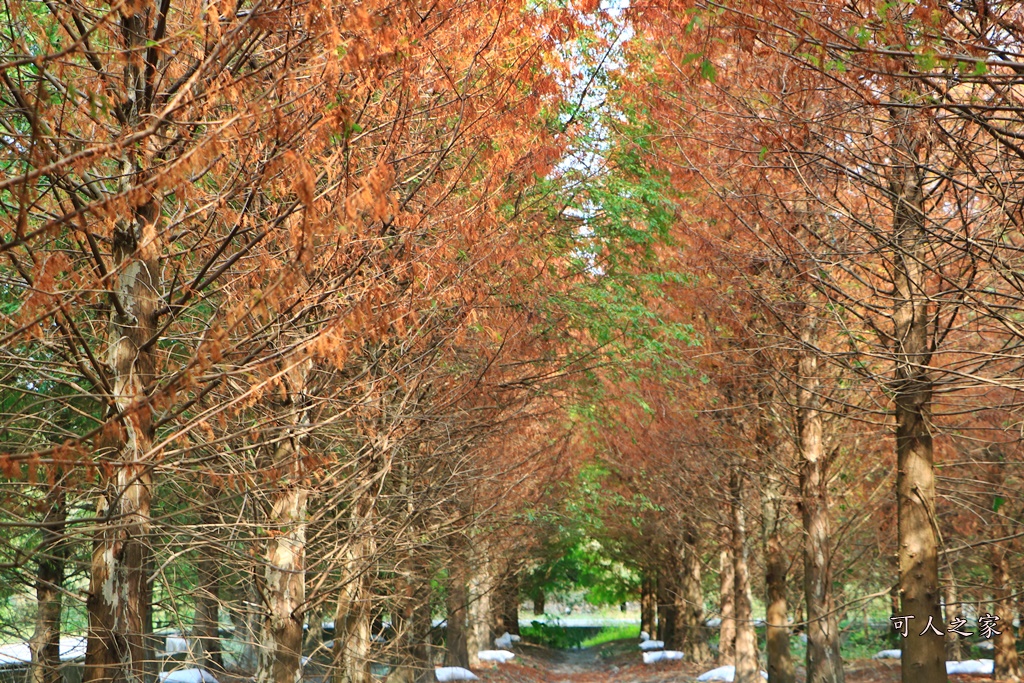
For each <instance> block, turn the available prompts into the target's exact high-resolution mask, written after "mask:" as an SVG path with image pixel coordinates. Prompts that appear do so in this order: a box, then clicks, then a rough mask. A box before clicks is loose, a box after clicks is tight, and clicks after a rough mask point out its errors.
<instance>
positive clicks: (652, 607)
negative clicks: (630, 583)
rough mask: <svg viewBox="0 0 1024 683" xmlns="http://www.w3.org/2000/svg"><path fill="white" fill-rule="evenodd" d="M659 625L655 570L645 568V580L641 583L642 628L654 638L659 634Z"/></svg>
mask: <svg viewBox="0 0 1024 683" xmlns="http://www.w3.org/2000/svg"><path fill="white" fill-rule="evenodd" d="M657 626H658V593H657V586H656V585H655V580H654V572H653V571H652V570H650V569H645V570H644V576H643V581H642V582H641V584H640V630H641V631H645V632H646V633H647V635H649V636H650V637H651V638H654V637H655V636H656V635H657Z"/></svg>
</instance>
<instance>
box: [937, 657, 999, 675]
mask: <svg viewBox="0 0 1024 683" xmlns="http://www.w3.org/2000/svg"><path fill="white" fill-rule="evenodd" d="M995 665H996V663H995V661H994V660H992V659H968V660H965V661H963V662H946V673H947V674H988V675H990V676H991V675H992V674H993V673H994V672H995Z"/></svg>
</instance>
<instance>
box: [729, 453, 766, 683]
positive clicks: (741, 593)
mask: <svg viewBox="0 0 1024 683" xmlns="http://www.w3.org/2000/svg"><path fill="white" fill-rule="evenodd" d="M729 488H730V492H731V494H732V495H731V496H730V498H731V504H732V561H733V573H734V579H735V588H734V589H733V601H734V602H735V605H736V608H735V609H736V677H735V678H734V679H733V680H734V681H736V683H760V682H761V680H762V679H761V671H760V669H761V667H760V666H758V658H757V635H756V634H755V632H754V619H753V607H752V605H751V595H750V570H749V568H748V566H747V527H746V515H745V513H744V510H743V488H744V486H743V476H742V475H741V474H740V473H739V471H738V470H737V469H733V472H732V476H731V477H730V482H729Z"/></svg>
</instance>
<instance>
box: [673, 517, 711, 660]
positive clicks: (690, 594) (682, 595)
mask: <svg viewBox="0 0 1024 683" xmlns="http://www.w3.org/2000/svg"><path fill="white" fill-rule="evenodd" d="M675 612H676V621H677V625H676V628H675V636H676V640H677V641H678V643H679V649H680V650H682V651H683V654H684V655H685V658H686V661H688V662H696V663H698V664H704V663H705V662H708V661H710V660H711V649H710V648H709V647H708V629H707V627H706V626H705V625H704V593H703V591H702V590H701V579H700V556H699V555H698V553H697V537H696V535H694V534H693V533H688V534H686V537H685V539H684V542H683V543H680V544H679V586H678V589H677V590H676V605H675Z"/></svg>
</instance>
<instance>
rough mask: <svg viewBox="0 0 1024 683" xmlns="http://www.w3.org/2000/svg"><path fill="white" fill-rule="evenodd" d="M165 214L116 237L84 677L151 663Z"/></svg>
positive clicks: (139, 17)
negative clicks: (153, 387) (108, 426)
mask: <svg viewBox="0 0 1024 683" xmlns="http://www.w3.org/2000/svg"><path fill="white" fill-rule="evenodd" d="M143 4H144V3H143ZM143 4H139V5H134V6H126V8H124V9H122V13H121V14H120V17H119V18H118V23H119V28H120V35H121V36H122V39H123V41H124V48H125V49H127V50H128V51H129V54H132V55H137V54H139V53H140V52H141V50H142V49H143V48H144V47H145V45H146V42H147V40H148V39H149V36H150V28H151V16H152V15H153V14H155V13H153V12H151V11H149V9H148V8H144V7H143V6H142V5H143ZM129 8H130V9H129ZM125 11H128V12H131V14H125V13H124V12H125ZM141 65H142V62H141V60H136V59H134V57H133V58H132V59H131V60H129V61H127V62H126V63H125V65H124V72H123V73H124V80H123V86H124V89H123V94H124V100H122V101H121V102H120V103H119V108H120V109H121V111H122V112H123V116H124V122H125V127H126V128H134V127H136V126H138V125H139V124H140V122H141V121H142V116H143V113H144V112H143V108H144V107H145V106H146V103H145V102H144V99H145V98H144V93H145V77H144V73H143V69H142V68H141ZM121 161H122V164H121V165H122V169H123V171H124V172H123V173H122V175H121V179H120V181H119V188H118V189H119V191H120V192H121V193H122V194H124V195H129V194H130V193H131V192H132V190H133V188H132V185H133V183H134V182H135V181H136V179H137V178H138V177H139V176H141V175H142V174H143V173H144V169H143V168H142V167H141V165H140V164H141V160H140V154H139V150H138V149H135V148H130V149H126V150H125V151H124V152H123V156H122V160H121ZM159 219H160V206H159V203H158V200H157V199H156V198H154V197H150V198H149V199H148V200H145V201H144V202H143V203H142V204H140V205H138V206H137V207H135V209H134V211H133V215H132V216H131V217H130V218H127V217H126V218H122V219H121V220H119V221H118V222H117V224H116V225H115V226H114V229H113V234H112V236H111V242H110V244H111V255H112V257H113V265H114V268H113V270H112V272H113V273H115V274H116V277H115V285H114V288H113V291H112V292H111V303H112V311H111V314H110V325H109V328H108V339H109V345H108V357H107V364H108V365H109V366H110V368H111V375H112V377H111V379H112V383H111V384H112V392H111V393H112V395H111V398H112V399H113V407H114V408H115V410H116V414H111V415H109V416H108V418H109V419H110V420H111V421H112V423H113V424H115V425H117V427H118V430H119V434H118V435H117V436H116V437H115V440H116V442H117V443H116V445H115V446H114V447H113V448H112V449H111V450H112V451H113V452H112V453H105V454H104V455H105V456H106V457H107V459H108V461H109V462H111V463H112V464H114V466H115V467H116V474H115V475H114V476H113V477H111V478H110V479H109V480H108V481H107V482H106V491H105V492H104V494H103V495H101V496H100V497H99V499H98V501H97V517H100V518H105V519H106V521H105V522H104V523H103V525H102V528H101V530H100V531H99V532H98V534H97V537H96V539H95V541H94V544H93V556H92V562H91V575H90V578H89V594H88V597H87V600H86V608H87V610H88V613H89V635H88V637H89V639H88V646H87V650H86V657H85V670H84V672H83V677H84V679H83V680H84V683H92V682H93V681H100V680H103V681H114V682H116V683H120V682H122V681H126V682H127V683H143V682H144V681H145V680H146V673H147V671H146V661H147V660H149V659H151V658H150V657H147V650H148V649H149V648H148V639H149V637H150V633H149V632H148V631H149V629H148V628H147V623H148V621H149V620H148V619H146V615H147V614H148V610H149V604H150V602H151V597H152V587H151V584H150V582H149V580H148V575H147V569H148V566H149V556H150V547H149V543H148V536H149V530H150V506H151V499H152V474H151V469H150V467H151V462H150V461H151V458H152V454H151V453H150V451H151V448H152V445H153V424H152V420H151V411H152V408H151V407H150V406H149V405H148V396H147V394H146V387H147V386H149V385H150V383H151V382H152V379H153V375H154V371H155V366H156V358H155V354H154V350H155V349H156V344H155V343H154V337H155V336H156V333H157V311H158V310H159V309H160V307H161V305H162V300H161V298H160V294H161V286H160V283H159V273H160V269H159V256H160V249H159V245H158V231H157V223H158V221H159Z"/></svg>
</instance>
